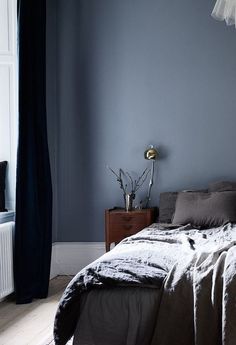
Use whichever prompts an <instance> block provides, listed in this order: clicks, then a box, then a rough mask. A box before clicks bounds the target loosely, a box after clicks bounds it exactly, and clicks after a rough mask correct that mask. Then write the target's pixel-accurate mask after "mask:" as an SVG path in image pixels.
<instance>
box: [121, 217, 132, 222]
mask: <svg viewBox="0 0 236 345" xmlns="http://www.w3.org/2000/svg"><path fill="white" fill-rule="evenodd" d="M132 219H133V217H123V220H125V221H126V222H130V221H131V220H132Z"/></svg>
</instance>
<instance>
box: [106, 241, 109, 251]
mask: <svg viewBox="0 0 236 345" xmlns="http://www.w3.org/2000/svg"><path fill="white" fill-rule="evenodd" d="M109 250H110V243H107V242H106V252H109Z"/></svg>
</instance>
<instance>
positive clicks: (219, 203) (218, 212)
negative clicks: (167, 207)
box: [173, 191, 236, 228]
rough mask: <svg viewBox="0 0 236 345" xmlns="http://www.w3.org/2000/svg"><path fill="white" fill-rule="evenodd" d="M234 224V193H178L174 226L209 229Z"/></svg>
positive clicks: (235, 209) (235, 206) (235, 220)
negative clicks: (189, 224) (182, 225)
mask: <svg viewBox="0 0 236 345" xmlns="http://www.w3.org/2000/svg"><path fill="white" fill-rule="evenodd" d="M228 222H236V192H234V191H229V192H220V193H218V192H212V193H199V192H192V193H179V194H178V197H177V200H176V206H175V213H174V217H173V223H174V224H188V223H191V224H192V225H193V226H200V227H201V228H211V227H217V226H221V225H223V224H226V223H228Z"/></svg>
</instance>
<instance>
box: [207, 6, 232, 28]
mask: <svg viewBox="0 0 236 345" xmlns="http://www.w3.org/2000/svg"><path fill="white" fill-rule="evenodd" d="M211 15H212V17H213V18H215V19H217V20H225V21H226V24H227V25H235V26H236V0H217V1H216V4H215V7H214V9H213V11H212V14H211Z"/></svg>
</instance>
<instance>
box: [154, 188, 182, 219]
mask: <svg viewBox="0 0 236 345" xmlns="http://www.w3.org/2000/svg"><path fill="white" fill-rule="evenodd" d="M177 196H178V192H165V193H161V194H160V202H159V219H158V221H159V222H160V223H171V221H172V218H173V214H174V212H175V203H176V199H177Z"/></svg>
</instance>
